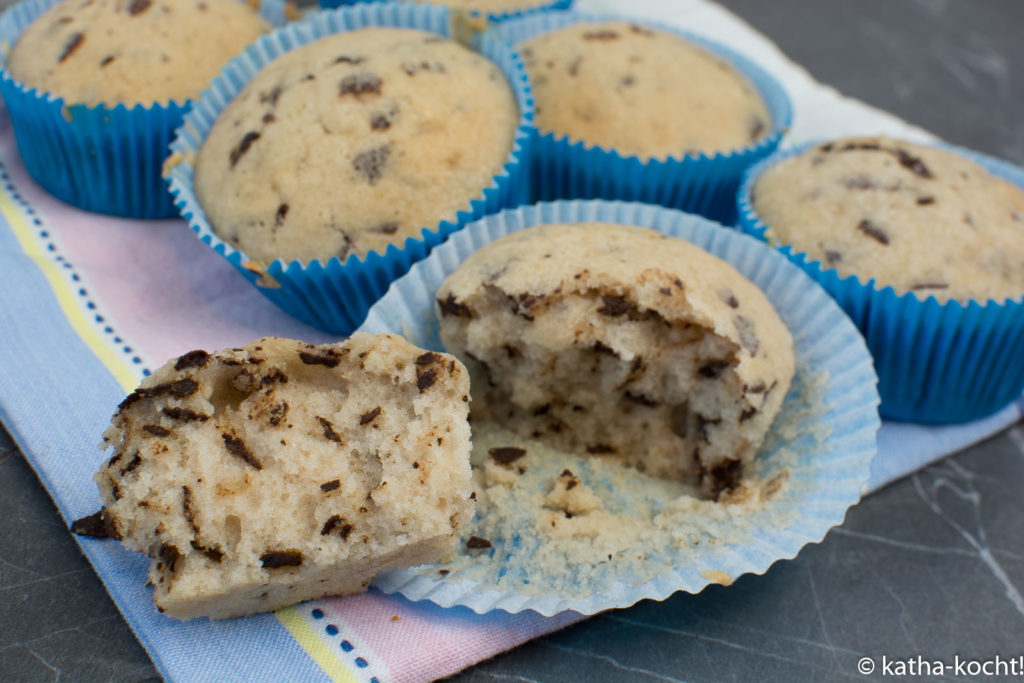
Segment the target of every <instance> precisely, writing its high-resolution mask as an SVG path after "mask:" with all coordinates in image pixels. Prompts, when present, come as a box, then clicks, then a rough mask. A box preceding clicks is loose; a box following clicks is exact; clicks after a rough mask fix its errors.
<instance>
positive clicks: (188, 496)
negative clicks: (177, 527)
mask: <svg viewBox="0 0 1024 683" xmlns="http://www.w3.org/2000/svg"><path fill="white" fill-rule="evenodd" d="M181 509H182V512H183V514H184V516H185V523H186V524H188V528H189V529H191V530H192V535H193V536H198V535H199V526H198V525H197V524H196V513H195V510H193V509H192V489H190V488H189V487H187V486H182V487H181Z"/></svg>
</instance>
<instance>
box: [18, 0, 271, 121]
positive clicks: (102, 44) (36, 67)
mask: <svg viewBox="0 0 1024 683" xmlns="http://www.w3.org/2000/svg"><path fill="white" fill-rule="evenodd" d="M268 30H270V26H269V24H267V23H266V22H265V21H263V19H261V18H260V17H259V15H258V14H257V13H256V12H255V11H253V9H252V8H251V7H250V6H249V5H247V4H246V3H243V2H239V1H238V0H85V1H84V2H78V1H77V0H76V1H74V2H73V1H72V0H65V1H64V2H61V3H59V4H57V5H54V6H53V7H52V8H50V9H49V10H48V11H47V12H46V13H45V14H43V15H42V16H40V17H39V18H38V19H37V20H36V21H35V22H33V23H32V24H31V25H30V26H29V27H28V28H27V29H25V31H24V32H23V33H22V34H21V36H20V37H19V39H18V41H17V42H16V43H15V44H14V47H13V48H12V49H11V52H10V56H9V57H8V63H7V66H8V69H9V71H10V73H11V75H12V76H13V77H14V78H16V79H18V80H19V81H21V82H22V83H24V84H25V85H27V86H30V87H35V88H38V89H39V90H41V91H43V92H47V93H52V94H54V95H56V96H59V97H63V98H64V100H65V102H66V103H68V104H86V105H97V104H105V105H108V106H115V105H117V104H125V105H127V106H132V105H134V104H142V105H151V104H153V103H155V102H160V103H166V102H168V101H175V102H185V101H186V100H189V99H191V98H193V97H195V96H197V95H198V94H199V93H200V92H201V91H202V90H203V89H204V88H205V87H206V86H207V85H209V82H210V80H211V79H212V78H213V77H214V76H215V75H216V74H217V73H218V72H219V71H220V69H221V67H223V66H224V64H225V63H226V62H227V61H228V60H229V59H231V57H233V56H235V55H236V54H238V53H239V52H241V51H242V49H243V48H244V47H245V46H246V45H248V44H249V43H251V42H252V41H254V40H256V39H257V38H258V37H259V36H260V35H261V34H262V33H264V32H266V31H268Z"/></svg>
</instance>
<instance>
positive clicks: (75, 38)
mask: <svg viewBox="0 0 1024 683" xmlns="http://www.w3.org/2000/svg"><path fill="white" fill-rule="evenodd" d="M84 42H85V35H84V34H82V33H81V32H78V33H72V34H71V37H70V38H68V42H67V43H66V44H65V45H64V51H63V52H61V53H60V57H58V58H57V63H58V64H60V63H61V62H63V61H64V60H65V59H67V58H68V57H70V56H71V55H72V54H73V53H74V52H75V50H77V49H78V48H80V47H81V46H82V43H84Z"/></svg>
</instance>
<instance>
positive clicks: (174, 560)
mask: <svg viewBox="0 0 1024 683" xmlns="http://www.w3.org/2000/svg"><path fill="white" fill-rule="evenodd" d="M158 557H159V559H160V560H161V561H162V562H163V563H164V566H165V567H166V568H167V571H169V572H170V573H171V574H173V573H174V572H175V571H176V570H177V569H178V560H180V559H181V551H180V550H178V546H176V545H171V544H170V543H164V544H163V545H161V546H160V551H159V553H158Z"/></svg>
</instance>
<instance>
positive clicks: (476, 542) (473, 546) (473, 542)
mask: <svg viewBox="0 0 1024 683" xmlns="http://www.w3.org/2000/svg"><path fill="white" fill-rule="evenodd" d="M466 547H467V548H469V549H470V550H480V549H482V548H490V547H491V542H490V541H488V540H487V539H486V538H480V537H479V536H470V537H469V539H468V540H467V541H466Z"/></svg>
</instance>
